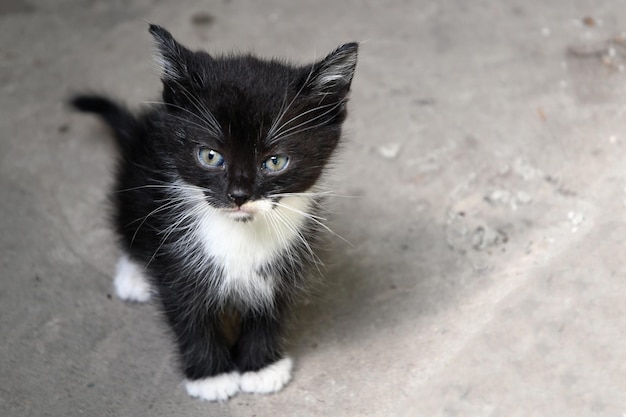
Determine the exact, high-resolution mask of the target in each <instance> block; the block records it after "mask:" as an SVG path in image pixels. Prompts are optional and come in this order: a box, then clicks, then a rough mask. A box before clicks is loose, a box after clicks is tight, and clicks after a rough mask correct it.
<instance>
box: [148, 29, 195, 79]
mask: <svg viewBox="0 0 626 417" xmlns="http://www.w3.org/2000/svg"><path fill="white" fill-rule="evenodd" d="M149 30H150V34H152V36H153V37H154V40H155V41H156V46H157V49H158V50H157V55H156V60H157V62H158V64H159V65H160V66H161V68H162V71H163V73H162V75H161V79H162V80H163V82H167V81H176V80H181V79H183V78H187V77H188V76H189V74H188V66H187V61H188V59H189V57H190V56H191V55H192V54H193V53H192V52H191V51H190V50H188V49H187V48H185V47H184V46H182V45H181V44H179V43H178V42H176V39H174V37H173V36H172V34H171V33H169V32H168V31H167V30H165V29H164V28H162V27H161V26H157V25H152V24H151V25H150V29H149Z"/></svg>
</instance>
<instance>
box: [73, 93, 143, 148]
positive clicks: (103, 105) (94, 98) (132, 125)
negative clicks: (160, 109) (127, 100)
mask: <svg viewBox="0 0 626 417" xmlns="http://www.w3.org/2000/svg"><path fill="white" fill-rule="evenodd" d="M70 103H71V105H72V106H74V107H75V108H76V109H78V110H80V111H83V112H86V113H95V114H97V115H98V116H100V117H101V118H102V119H103V120H104V121H105V122H106V123H107V124H108V125H109V127H111V129H112V130H113V133H114V134H115V138H116V139H117V142H118V145H119V146H120V148H122V149H127V148H128V147H129V146H130V145H131V144H132V142H134V141H135V140H136V137H135V136H136V134H137V132H136V128H137V121H136V119H135V117H134V116H133V115H132V114H131V113H130V112H129V111H128V110H127V109H126V108H124V107H123V106H121V105H119V104H117V103H116V102H114V101H113V100H110V99H108V98H106V97H102V96H98V95H79V96H76V97H73V98H72V99H71V101H70Z"/></svg>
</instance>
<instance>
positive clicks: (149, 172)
mask: <svg viewBox="0 0 626 417" xmlns="http://www.w3.org/2000/svg"><path fill="white" fill-rule="evenodd" d="M150 32H151V33H152V35H153V36H154V38H155V40H156V42H157V46H158V49H159V53H160V59H161V61H162V65H163V68H164V70H163V75H162V81H163V103H162V104H156V105H153V106H152V107H150V108H147V109H145V110H144V112H143V113H141V114H140V115H138V116H135V115H133V114H131V113H130V112H129V111H128V110H126V109H125V108H123V107H122V106H120V105H118V104H116V103H114V102H113V101H111V100H109V99H107V98H103V97H99V96H79V97H76V98H74V99H73V101H72V103H73V105H74V106H75V107H76V108H77V109H79V110H82V111H85V112H92V113H96V114H98V115H99V116H100V117H102V118H103V119H104V121H105V122H106V123H107V124H108V125H109V126H110V127H111V128H112V130H113V132H114V134H115V137H116V139H117V142H118V144H119V149H120V153H121V158H120V162H119V165H118V171H117V179H116V185H115V189H114V192H113V194H112V199H113V202H114V207H115V212H114V224H115V227H116V229H117V232H118V234H119V236H120V241H121V244H122V247H123V249H124V251H125V252H126V253H127V254H128V255H129V256H130V257H131V258H132V259H133V260H134V261H136V262H138V263H140V264H142V265H145V266H146V267H147V271H148V275H149V277H150V279H151V280H152V284H153V287H154V289H155V291H156V296H157V299H158V301H159V303H160V304H161V307H162V309H163V312H164V314H165V317H166V318H167V321H168V323H169V325H170V327H171V328H172V331H173V333H174V335H175V336H176V340H177V343H178V348H179V352H180V358H181V364H182V368H183V372H184V374H185V376H186V377H187V378H188V379H190V380H195V379H200V378H205V377H209V376H213V375H217V374H220V373H223V372H229V371H233V370H237V371H239V372H246V371H255V370H258V369H260V368H263V367H264V366H266V365H268V364H271V363H273V362H275V361H277V360H279V359H281V358H282V357H283V355H284V346H283V342H282V336H283V333H284V326H285V324H284V323H285V320H286V316H287V315H288V311H289V307H290V305H292V304H293V302H294V300H295V298H296V297H297V295H298V293H299V291H300V290H301V289H302V288H304V287H305V286H306V276H307V273H308V270H309V268H310V267H311V264H312V263H313V262H315V259H313V256H312V254H311V253H310V251H309V248H308V247H307V246H309V245H311V246H312V245H314V244H315V243H316V239H317V237H318V235H319V233H318V232H319V230H318V229H319V226H318V225H317V224H316V222H315V221H313V220H308V221H306V222H305V223H304V224H303V225H302V227H301V230H300V231H299V233H300V234H301V235H302V237H303V239H302V240H298V239H294V240H293V242H291V243H290V248H289V254H287V253H285V254H284V255H285V256H282V257H279V258H278V259H277V260H276V261H274V262H272V263H270V264H266V265H264V266H263V267H262V268H260V270H259V271H257V272H258V273H259V274H261V275H262V276H265V277H268V279H269V277H273V279H274V287H273V297H272V302H271V303H260V304H254V303H252V304H250V303H248V301H249V300H247V299H245V297H236V296H232V295H231V296H229V295H224V293H223V292H220V291H219V286H220V284H221V280H223V279H224V276H225V275H224V274H225V272H226V271H224V270H223V266H222V265H219V264H217V263H216V262H215V260H214V259H212V258H211V256H210V254H207V253H206V249H205V248H204V247H203V246H202V245H201V244H200V243H199V242H194V241H191V240H190V238H189V235H190V232H189V231H190V230H191V229H192V228H194V227H197V225H196V223H195V222H197V219H196V217H194V216H193V215H191V214H190V215H188V216H187V218H184V217H180V216H181V215H184V214H185V210H187V212H190V210H191V209H192V205H191V203H188V202H185V201H182V200H181V201H177V200H176V198H175V197H174V196H173V193H172V189H173V188H172V187H174V186H175V184H178V187H180V184H185V185H184V186H183V187H185V186H188V185H192V186H195V187H198V189H200V188H201V189H202V190H204V194H205V199H206V204H207V205H210V206H211V207H214V208H218V209H226V208H236V207H238V206H241V205H243V204H244V203H245V202H247V201H255V200H258V199H261V198H269V199H272V200H273V201H281V197H280V196H279V197H273V196H274V195H276V194H284V193H301V192H305V191H307V190H309V189H310V188H311V187H312V186H313V185H314V184H315V183H316V182H317V180H318V179H319V177H320V175H321V173H322V171H323V169H324V167H325V166H326V164H327V162H328V160H329V159H330V157H331V155H332V154H333V152H334V150H335V148H336V147H337V144H338V142H339V140H340V136H341V125H342V122H343V121H344V119H345V117H346V106H345V105H346V102H347V95H348V92H349V89H350V82H351V80H352V75H353V72H354V67H355V65H356V54H357V45H356V44H354V43H352V44H346V45H344V46H342V47H341V48H339V49H337V50H336V51H335V52H333V53H332V54H330V55H329V56H328V57H327V58H325V59H324V60H322V61H320V62H318V63H315V64H313V65H308V66H292V65H288V64H286V63H284V62H280V61H277V60H261V59H258V58H256V57H254V56H251V55H245V56H223V57H212V56H210V55H209V54H207V53H205V52H191V51H189V50H188V49H186V48H185V47H183V46H181V45H180V44H178V43H177V42H176V41H175V40H174V39H173V37H172V36H171V35H170V34H169V32H167V31H166V30H165V29H163V28H160V27H158V26H154V25H151V26H150ZM283 113H284V114H283ZM281 114H282V117H281ZM277 120H278V123H276V121H277ZM283 124H284V125H283ZM281 125H283V126H281ZM281 132H282V133H281ZM199 149H212V150H216V151H218V152H219V153H220V154H221V155H222V156H223V158H224V160H225V161H227V162H226V163H225V164H224V165H223V166H221V167H217V168H210V169H209V168H207V166H203V165H202V163H201V161H199V159H198V152H199V151H198V150H199ZM274 155H286V156H288V165H287V166H286V168H285V169H284V170H283V171H281V172H277V173H274V172H269V171H268V170H267V169H265V168H264V167H265V165H264V163H265V162H264V161H267V160H268V158H269V157H271V156H274ZM312 214H315V213H314V212H313V213H312ZM175 219H179V220H181V221H180V222H179V223H176V221H175ZM245 220H247V219H246V218H242V221H245ZM233 221H234V220H233ZM287 255H289V256H287ZM227 316H231V317H236V318H238V320H237V325H236V326H235V327H236V328H235V330H234V334H235V336H234V338H232V340H230V339H229V337H228V331H226V330H225V327H226V322H228V321H229V320H225V317H227Z"/></svg>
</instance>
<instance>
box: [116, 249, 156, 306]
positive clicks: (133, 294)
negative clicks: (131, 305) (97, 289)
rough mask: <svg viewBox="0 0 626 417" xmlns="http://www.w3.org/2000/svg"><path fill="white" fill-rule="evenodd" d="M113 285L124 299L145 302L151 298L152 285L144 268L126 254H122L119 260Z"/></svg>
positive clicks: (118, 294)
mask: <svg viewBox="0 0 626 417" xmlns="http://www.w3.org/2000/svg"><path fill="white" fill-rule="evenodd" d="M113 285H114V286H115V293H116V294H117V296H118V297H119V298H120V299H122V300H125V301H137V302H139V303H143V302H145V301H148V300H149V299H150V285H149V284H148V281H147V280H146V276H145V274H144V270H143V268H142V267H141V266H139V265H137V264H136V263H135V262H133V261H131V260H130V259H129V258H128V256H126V255H122V257H121V258H120V260H119V261H118V262H117V271H116V273H115V278H114V279H113Z"/></svg>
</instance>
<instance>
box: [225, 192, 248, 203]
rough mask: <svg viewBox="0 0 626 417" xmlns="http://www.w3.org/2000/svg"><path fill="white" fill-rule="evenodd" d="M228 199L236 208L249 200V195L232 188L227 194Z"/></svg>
mask: <svg viewBox="0 0 626 417" xmlns="http://www.w3.org/2000/svg"><path fill="white" fill-rule="evenodd" d="M228 198H230V199H231V200H232V201H233V202H234V203H235V204H237V205H238V206H242V205H243V204H244V203H245V202H246V201H248V200H249V199H250V193H249V192H248V191H246V190H244V189H243V188H234V189H232V190H231V191H230V192H229V193H228Z"/></svg>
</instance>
